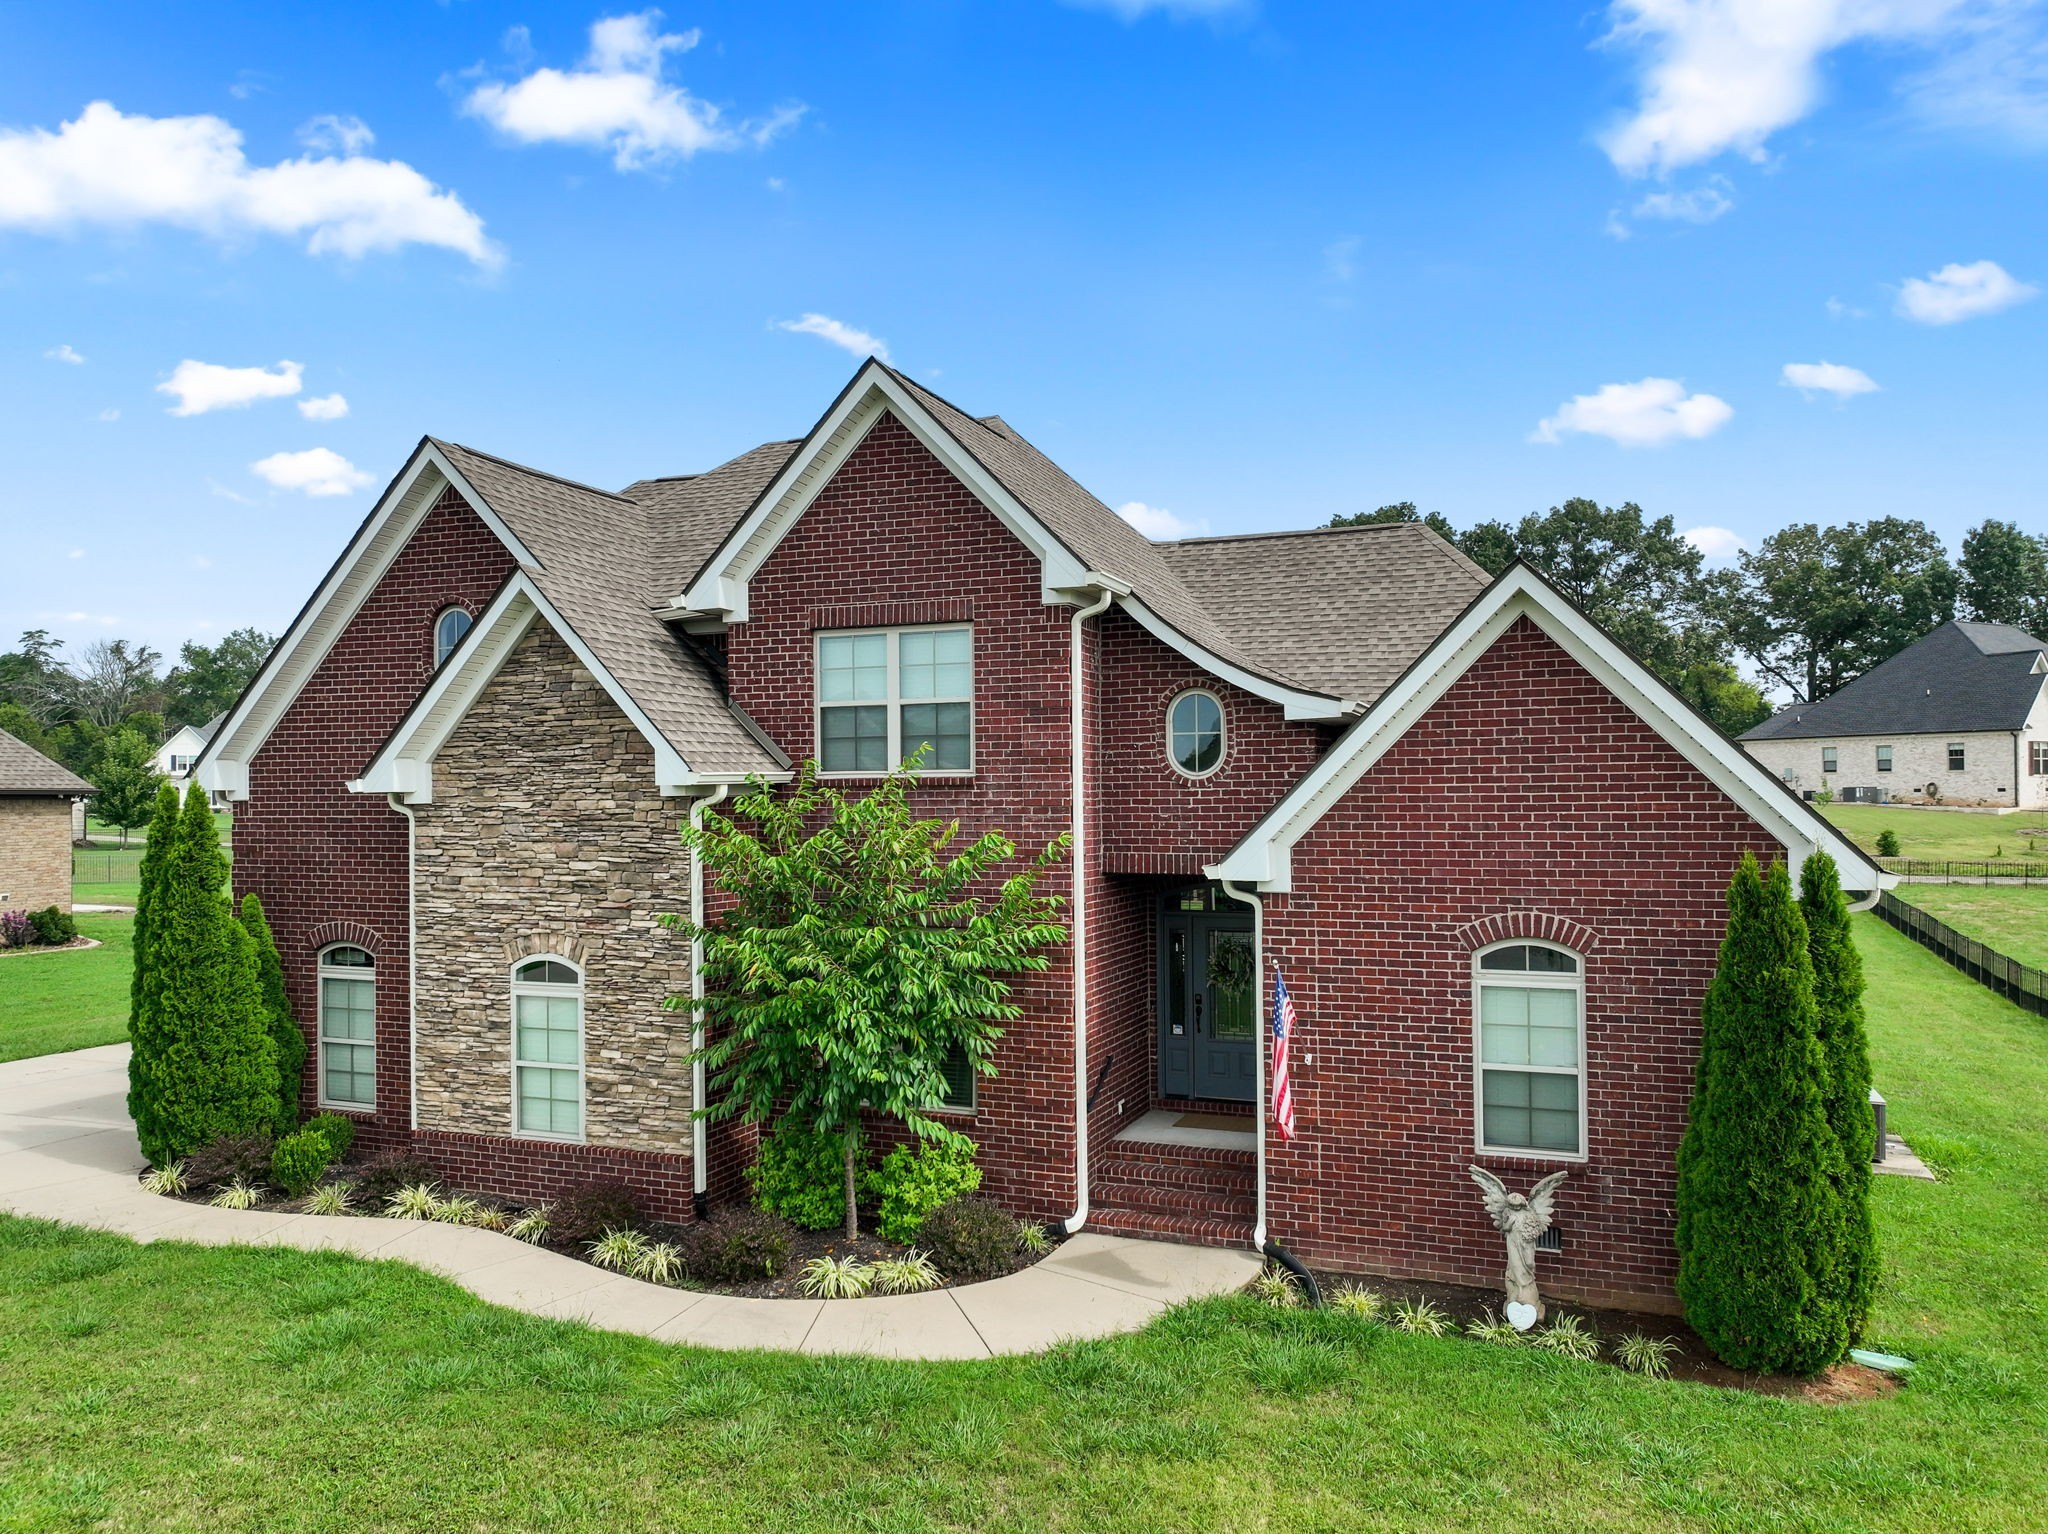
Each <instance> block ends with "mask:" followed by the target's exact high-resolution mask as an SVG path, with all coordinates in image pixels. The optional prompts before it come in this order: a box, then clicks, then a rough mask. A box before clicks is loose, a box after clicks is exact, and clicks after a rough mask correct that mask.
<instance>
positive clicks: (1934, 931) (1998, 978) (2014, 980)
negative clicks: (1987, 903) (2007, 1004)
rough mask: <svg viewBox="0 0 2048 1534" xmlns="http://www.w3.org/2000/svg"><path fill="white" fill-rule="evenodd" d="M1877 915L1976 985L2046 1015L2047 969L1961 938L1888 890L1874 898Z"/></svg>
mask: <svg viewBox="0 0 2048 1534" xmlns="http://www.w3.org/2000/svg"><path fill="white" fill-rule="evenodd" d="M1877 914H1878V915H1879V916H1882V917H1883V918H1884V919H1885V920H1886V921H1888V922H1890V923H1891V924H1892V925H1893V926H1894V927H1897V928H1898V929H1899V931H1901V932H1903V933H1905V934H1906V936H1907V937H1909V938H1911V939H1912V940H1913V941H1914V942H1916V943H1918V944H1919V945H1920V946H1921V947H1923V948H1929V949H1932V950H1933V951H1934V952H1935V953H1937V954H1939V955H1941V957H1942V958H1944V959H1946V960H1948V962H1949V963H1951V964H1953V965H1954V966H1955V967H1956V968H1957V969H1959V970H1961V971H1962V972H1963V973H1964V974H1966V975H1968V976H1969V977H1970V978H1971V979H1972V980H1975V981H1976V982H1977V983H1978V984H1979V985H1983V986H1987V987H1989V988H1990V989H1991V990H1994V991H1996V992H1998V994H1999V995H2001V996H2004V997H2006V998H2007V999H2008V1000H2010V1001H2012V1002H2014V1003H2015V1004H2017V1005H2019V1006H2022V1007H2025V1008H2026V1009H2027V1010H2028V1011H2029V1012H2032V1013H2033V1014H2035V1015H2036V1016H2037V1017H2048V972H2043V971H2041V970H2038V969H2034V968H2032V967H2031V966H2029V965H2026V964H2022V963H2020V961H2019V960H2017V959H2008V958H2007V957H2006V956H2005V955H2004V954H2002V953H2000V952H1999V951H1998V950H1997V949H1995V948H1987V947H1986V946H1985V945H1984V944H1982V943H1980V942H1978V941H1977V940H1976V939H1975V938H1971V937H1965V936H1964V935H1963V934H1962V933H1960V932H1958V931H1956V929H1955V928H1953V927H1951V926H1950V925H1949V924H1948V923H1947V922H1945V921H1937V920H1936V919H1935V918H1934V917H1932V916H1929V915H1928V914H1927V913H1926V912H1925V911H1923V910H1921V909H1920V908H1919V907H1918V906H1916V905H1909V904H1908V903H1907V902H1905V901H1903V900H1901V899H1899V897H1898V896H1897V895H1894V894H1893V893H1892V892H1891V891H1890V890H1886V891H1885V892H1884V893H1883V894H1881V895H1879V896H1878V897H1877Z"/></svg>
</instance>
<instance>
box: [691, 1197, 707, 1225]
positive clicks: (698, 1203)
mask: <svg viewBox="0 0 2048 1534" xmlns="http://www.w3.org/2000/svg"><path fill="white" fill-rule="evenodd" d="M690 1212H691V1213H692V1214H694V1215H695V1216H696V1217H697V1218H698V1219H700V1220H708V1219H710V1218H711V1195H710V1194H708V1193H692V1194H691V1195H690Z"/></svg>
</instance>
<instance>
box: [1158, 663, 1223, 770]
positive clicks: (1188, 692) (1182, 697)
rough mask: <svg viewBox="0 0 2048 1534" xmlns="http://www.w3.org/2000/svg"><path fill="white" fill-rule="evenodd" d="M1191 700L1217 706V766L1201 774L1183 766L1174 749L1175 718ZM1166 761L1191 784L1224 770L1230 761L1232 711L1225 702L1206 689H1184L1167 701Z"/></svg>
mask: <svg viewBox="0 0 2048 1534" xmlns="http://www.w3.org/2000/svg"><path fill="white" fill-rule="evenodd" d="M1189 698H1207V699H1208V700H1209V701H1210V702H1211V703H1213V704H1215V705H1216V765H1215V766H1214V767H1208V768H1204V769H1203V770H1202V771H1200V772H1189V771H1188V770H1187V768H1185V767H1183V766H1181V764H1180V757H1179V756H1178V755H1177V754H1176V753H1175V752H1174V749H1173V716H1174V715H1175V714H1176V713H1177V712H1179V710H1180V706H1181V704H1182V703H1184V702H1185V701H1186V700H1188V699H1189ZM1165 744H1166V760H1167V764H1168V765H1169V766H1171V767H1172V768H1173V770H1174V771H1175V772H1177V773H1179V774H1180V775H1181V776H1182V777H1184V778H1186V779H1188V780H1189V781H1190V782H1195V783H1199V782H1201V780H1202V779H1204V778H1213V777H1215V776H1216V774H1217V773H1219V772H1221V771H1222V770H1223V764H1224V763H1225V762H1227V761H1229V760H1230V711H1229V710H1228V709H1226V708H1225V707H1224V706H1223V700H1222V699H1221V698H1219V697H1218V696H1217V695H1216V694H1215V693H1213V692H1211V691H1210V690H1209V689H1208V688H1206V687H1184V688H1182V689H1181V690H1180V691H1179V692H1177V693H1175V694H1174V695H1173V696H1172V697H1170V698H1168V699H1167V700H1166V742H1165Z"/></svg>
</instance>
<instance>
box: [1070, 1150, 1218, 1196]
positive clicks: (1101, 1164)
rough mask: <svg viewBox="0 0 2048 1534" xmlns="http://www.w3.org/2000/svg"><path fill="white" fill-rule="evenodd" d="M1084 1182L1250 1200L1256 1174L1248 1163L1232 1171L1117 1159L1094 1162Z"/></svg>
mask: <svg viewBox="0 0 2048 1534" xmlns="http://www.w3.org/2000/svg"><path fill="white" fill-rule="evenodd" d="M1088 1181H1089V1185H1090V1186H1091V1187H1094V1186H1103V1187H1118V1188H1121V1187H1127V1186H1133V1187H1134V1186H1138V1185H1141V1184H1142V1185H1149V1186H1153V1187H1161V1188H1206V1189H1208V1190H1209V1191H1210V1192H1212V1193H1214V1194H1216V1195H1217V1196H1218V1197H1219V1198H1235V1197H1240V1196H1241V1197H1244V1198H1250V1197H1251V1196H1252V1191H1253V1189H1254V1188H1255V1187H1256V1186H1257V1173H1256V1172H1255V1170H1254V1168H1253V1167H1252V1165H1251V1164H1250V1163H1249V1162H1247V1163H1246V1164H1245V1165H1244V1166H1242V1167H1236V1166H1218V1165H1215V1164H1213V1163H1205V1162H1193V1163H1188V1162H1175V1161H1141V1160H1138V1159H1136V1158H1134V1157H1129V1156H1122V1155H1117V1156H1109V1157H1106V1158H1104V1159H1103V1160H1101V1161H1098V1162H1097V1163H1096V1164H1095V1170H1094V1171H1093V1172H1092V1173H1091V1174H1090V1175H1089V1178H1088Z"/></svg>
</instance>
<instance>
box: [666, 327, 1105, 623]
mask: <svg viewBox="0 0 2048 1534" xmlns="http://www.w3.org/2000/svg"><path fill="white" fill-rule="evenodd" d="M884 411H887V412H888V413H890V414H893V415H894V416H895V417H896V419H897V420H899V421H901V422H902V423H903V425H904V426H905V428H907V429H908V430H909V432H910V434H911V435H912V436H914V437H916V438H917V439H918V441H919V442H921V443H923V444H924V446H925V448H926V450H927V451H929V452H930V453H931V454H932V456H933V457H935V458H937V459H938V460H939V462H941V463H943V464H944V465H945V466H946V467H947V468H948V469H949V470H950V471H952V473H953V475H954V476H955V477H956V478H958V479H959V480H960V482H961V483H962V484H964V485H966V486H967V488H968V489H969V490H971V491H973V493H974V495H975V498H976V499H978V500H979V501H980V502H981V503H982V505H983V506H985V507H987V508H988V510H989V512H990V514H992V515H993V516H994V517H995V518H996V520H997V521H999V522H1001V523H1002V524H1003V526H1004V527H1005V528H1007V529H1008V530H1009V531H1010V533H1011V534H1012V535H1014V536H1015V537H1016V539H1017V540H1018V541H1019V542H1020V543H1022V544H1023V545H1024V546H1025V547H1026V548H1028V549H1029V550H1031V552H1032V553H1033V554H1034V555H1036V556H1037V558H1038V562H1039V585H1040V588H1041V591H1042V593H1043V595H1044V600H1045V601H1046V602H1048V603H1056V602H1059V601H1061V600H1063V599H1062V598H1060V597H1059V596H1058V595H1057V593H1058V592H1059V591H1060V590H1061V589H1063V588H1064V589H1072V588H1074V587H1077V586H1080V585H1082V584H1084V583H1085V581H1084V578H1085V577H1086V575H1087V573H1088V572H1087V570H1086V569H1085V568H1084V567H1083V565H1082V563H1081V561H1079V560H1078V559H1076V558H1075V557H1074V555H1073V554H1072V553H1070V552H1069V551H1068V550H1067V548H1066V546H1065V545H1064V544H1062V543H1061V542H1060V541H1059V540H1058V539H1057V538H1055V537H1054V536H1053V535H1052V533H1051V532H1050V531H1049V530H1048V529H1047V528H1046V526H1045V525H1044V524H1043V523H1042V522H1040V521H1039V520H1038V519H1037V518H1036V517H1035V516H1033V515H1032V514H1031V512H1030V511H1029V510H1027V509H1026V508H1025V507H1024V506H1023V504H1022V503H1020V502H1019V501H1018V500H1017V498H1016V497H1015V496H1013V495H1011V494H1010V492H1009V491H1008V490H1006V489H1005V488H1004V487H1003V485H1002V483H1001V482H1000V481H999V480H997V479H996V478H995V476H994V475H992V474H990V473H989V472H988V470H987V469H985V468H983V467H982V465H981V464H980V462H979V461H978V460H976V459H975V457H974V455H973V454H971V453H969V452H967V451H965V450H964V449H963V448H962V447H961V445H960V444H959V443H958V442H956V441H955V440H954V439H953V436H952V434H951V433H950V432H948V431H947V430H946V429H945V428H944V427H942V426H940V425H939V424H938V422H937V421H935V420H933V419H932V416H931V413H930V412H929V411H928V410H926V409H925V407H924V406H923V405H921V404H920V403H918V401H917V400H915V399H914V398H912V397H911V395H910V394H909V393H908V392H907V391H906V390H905V389H904V388H903V386H902V385H901V384H899V383H898V382H897V381H896V380H895V379H894V378H893V377H891V376H890V374H889V372H888V370H887V369H886V368H883V367H881V366H879V365H877V364H875V363H869V364H868V365H867V366H865V367H864V368H863V369H862V370H861V371H860V372H859V373H857V374H856V375H854V382H853V384H852V385H851V386H850V387H849V388H848V389H847V390H846V392H845V393H844V394H842V395H841V396H840V399H839V402H838V403H837V404H836V405H835V406H834V407H833V408H832V410H831V412H830V413H829V414H828V415H827V416H826V417H825V419H824V420H822V421H820V422H819V423H818V425H817V428H816V429H815V430H814V431H813V432H812V433H811V435H810V437H809V438H808V439H807V440H806V442H805V444H804V446H803V447H802V448H800V449H798V451H797V452H796V453H795V454H794V455H793V456H792V457H791V459H790V461H789V462H788V463H787V464H785V465H784V466H783V469H782V472H781V473H780V474H778V475H776V477H775V479H774V481H773V482H772V483H771V484H770V485H769V487H768V489H767V490H766V491H765V492H764V493H763V494H762V496H761V499H760V500H759V502H757V503H756V505H755V507H754V509H753V511H752V512H751V513H749V514H748V516H747V517H746V519H745V520H744V521H742V522H741V523H740V525H739V526H738V527H736V528H734V529H733V530H732V532H731V533H729V534H727V536H726V539H725V542H724V543H723V544H722V545H720V547H719V551H718V554H717V556H716V558H715V560H714V562H713V563H712V564H711V565H709V566H708V567H707V568H706V569H705V570H704V572H703V574H701V575H699V576H698V577H697V579H696V580H694V581H692V582H691V583H690V586H689V589H687V590H686V591H684V592H683V593H682V594H681V595H680V596H678V597H677V598H676V599H675V601H674V602H673V603H672V604H671V605H672V606H675V607H677V608H681V609H683V610H684V611H686V612H691V613H717V614H720V615H721V616H722V617H723V618H724V620H725V621H726V622H728V623H744V622H745V621H746V620H747V615H748V610H749V609H748V595H749V593H748V589H747V588H748V583H749V582H750V581H751V580H752V579H753V577H754V573H755V572H756V571H757V570H759V569H760V568H761V566H762V564H763V563H764V562H765V561H766V560H767V558H768V556H769V555H770V554H772V553H773V552H774V551H775V547H776V545H777V544H778V543H780V542H781V541H782V538H783V536H784V535H785V534H786V533H787V532H788V531H789V529H790V528H792V527H794V526H795V525H796V523H797V521H798V520H799V519H800V518H801V517H802V516H803V514H804V512H805V511H806V510H807V509H809V507H810V504H811V502H812V501H813V500H814V499H815V498H816V497H817V495H818V492H819V491H820V490H822V489H823V488H824V487H825V485H826V484H828V483H829V482H830V481H831V478H832V474H833V471H834V470H836V469H837V468H838V466H839V465H840V463H842V462H843V461H844V460H845V459H846V457H847V456H848V455H849V454H851V453H852V452H853V450H854V449H855V448H856V447H858V446H859V445H860V442H861V440H862V439H863V438H864V437H866V435H867V433H868V431H869V430H870V429H871V428H872V427H873V426H874V424H875V423H876V422H877V421H879V420H880V419H881V418H882V415H883V412H884Z"/></svg>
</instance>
